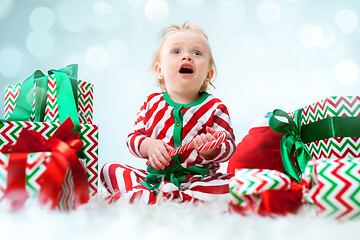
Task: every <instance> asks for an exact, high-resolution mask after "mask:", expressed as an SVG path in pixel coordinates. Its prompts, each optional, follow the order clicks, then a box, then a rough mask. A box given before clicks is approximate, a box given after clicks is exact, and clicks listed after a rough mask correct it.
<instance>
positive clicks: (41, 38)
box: [26, 31, 54, 57]
mask: <svg viewBox="0 0 360 240" xmlns="http://www.w3.org/2000/svg"><path fill="white" fill-rule="evenodd" d="M53 45H54V38H53V36H52V35H51V34H50V33H49V32H40V31H32V32H31V33H30V34H29V35H28V36H27V38H26V47H27V49H28V50H29V51H30V53H31V54H33V55H34V56H36V57H44V56H46V55H48V54H49V53H50V51H51V49H52V47H53Z"/></svg>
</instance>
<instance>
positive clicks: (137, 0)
mask: <svg viewBox="0 0 360 240" xmlns="http://www.w3.org/2000/svg"><path fill="white" fill-rule="evenodd" d="M128 3H129V5H130V6H131V7H133V8H140V7H143V6H144V5H145V3H146V0H128Z"/></svg>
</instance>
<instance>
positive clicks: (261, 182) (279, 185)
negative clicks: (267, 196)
mask: <svg viewBox="0 0 360 240" xmlns="http://www.w3.org/2000/svg"><path fill="white" fill-rule="evenodd" d="M290 186H291V180H290V178H289V177H288V176H287V175H286V174H284V173H282V172H279V171H275V170H268V169H248V168H242V169H239V170H237V171H236V173H235V176H234V177H233V178H231V179H230V183H229V187H230V193H231V195H232V198H233V201H232V202H233V204H235V205H240V206H243V207H246V206H248V204H249V203H254V202H256V201H258V199H259V194H260V193H262V192H264V191H267V190H271V189H272V190H289V189H290Z"/></svg>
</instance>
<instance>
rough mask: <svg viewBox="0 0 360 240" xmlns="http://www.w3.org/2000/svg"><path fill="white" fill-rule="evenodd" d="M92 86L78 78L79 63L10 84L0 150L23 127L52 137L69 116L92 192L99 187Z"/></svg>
mask: <svg viewBox="0 0 360 240" xmlns="http://www.w3.org/2000/svg"><path fill="white" fill-rule="evenodd" d="M92 93H93V86H92V85H91V84H88V83H86V82H83V81H80V80H77V65H69V66H67V67H65V68H63V69H60V70H50V71H49V74H48V76H46V75H44V74H43V73H42V72H41V71H35V73H34V74H32V75H31V76H30V77H28V78H27V79H26V80H25V81H24V82H22V83H21V84H18V85H15V86H14V87H8V88H7V90H6V99H5V118H6V121H0V149H1V148H3V147H4V146H5V145H7V144H13V143H15V141H16V140H17V138H18V136H19V134H20V132H21V130H22V129H23V128H26V129H31V130H36V131H38V132H40V134H41V135H42V136H43V137H44V138H45V139H49V138H50V137H51V136H52V134H53V133H54V131H55V130H56V129H57V128H58V127H59V126H60V123H62V122H64V121H65V119H67V118H68V117H69V116H70V117H71V119H72V120H73V122H74V124H75V129H76V131H77V132H79V133H80V139H81V140H82V142H83V144H84V147H83V148H82V150H81V151H80V152H82V153H83V154H81V158H82V160H83V161H84V163H85V166H86V173H87V177H88V182H89V192H90V194H91V195H95V194H96V193H97V186H98V127H97V125H94V124H92V123H91V122H92V96H93V95H92Z"/></svg>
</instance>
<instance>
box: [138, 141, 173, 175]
mask: <svg viewBox="0 0 360 240" xmlns="http://www.w3.org/2000/svg"><path fill="white" fill-rule="evenodd" d="M170 150H172V147H170V146H169V145H168V144H166V143H165V142H164V141H161V140H158V139H152V138H147V139H145V140H144V141H143V142H142V143H141V144H140V153H141V155H142V156H143V157H147V158H148V159H149V162H150V165H151V166H152V167H153V168H154V169H155V170H159V169H165V168H166V167H167V166H169V164H170V161H171V157H170V155H169V153H168V152H169V151H170Z"/></svg>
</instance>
